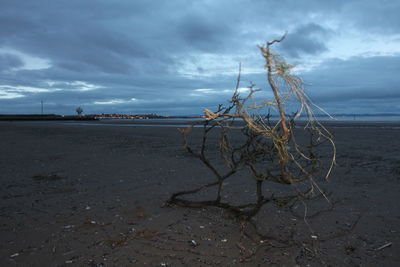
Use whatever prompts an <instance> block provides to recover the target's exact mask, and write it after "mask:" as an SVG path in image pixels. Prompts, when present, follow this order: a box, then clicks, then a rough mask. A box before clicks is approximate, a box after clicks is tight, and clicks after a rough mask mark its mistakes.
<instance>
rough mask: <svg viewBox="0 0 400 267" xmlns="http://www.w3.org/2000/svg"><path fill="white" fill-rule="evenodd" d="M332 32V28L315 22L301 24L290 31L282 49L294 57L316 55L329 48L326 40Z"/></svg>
mask: <svg viewBox="0 0 400 267" xmlns="http://www.w3.org/2000/svg"><path fill="white" fill-rule="evenodd" d="M331 34H332V32H331V31H330V30H327V29H325V28H323V27H321V26H320V25H318V24H315V23H309V24H306V25H301V26H300V27H298V28H296V29H295V30H294V31H292V32H290V33H289V35H288V36H287V37H286V40H285V42H283V43H282V49H283V50H284V51H285V52H287V53H288V54H289V55H290V56H293V57H299V56H301V55H302V54H309V55H316V54H319V53H321V52H324V51H326V50H327V47H326V45H325V41H326V39H328V38H329V36H330V35H331Z"/></svg>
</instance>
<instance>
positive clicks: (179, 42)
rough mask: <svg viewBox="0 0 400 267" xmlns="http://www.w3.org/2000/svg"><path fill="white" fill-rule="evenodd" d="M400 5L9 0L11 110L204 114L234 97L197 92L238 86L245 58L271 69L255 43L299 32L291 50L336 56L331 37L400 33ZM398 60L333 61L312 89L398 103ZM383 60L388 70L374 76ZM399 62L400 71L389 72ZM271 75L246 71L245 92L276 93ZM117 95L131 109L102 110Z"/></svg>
mask: <svg viewBox="0 0 400 267" xmlns="http://www.w3.org/2000/svg"><path fill="white" fill-rule="evenodd" d="M399 10H400V7H399V4H397V3H395V1H388V2H385V1H361V0H360V1H345V0H338V1H320V0H309V1H298V0H282V1H261V0H259V1H245V0H229V1H228V0H221V1H207V0H204V1H200V0H199V1H184V0H174V1H172V0H171V1H145V0H135V1H128V0H126V1H122V0H119V1H108V0H98V1H82V0H68V1H67V0H59V1H54V0H40V1H39V0H38V1H20V0H2V1H1V10H0V71H2V75H1V77H0V86H3V87H0V113H1V112H9V111H10V110H14V112H20V111H21V112H22V111H23V112H34V111H35V110H37V107H38V104H37V103H40V100H42V99H44V100H45V103H46V106H47V107H48V108H50V107H51V108H53V111H54V112H60V113H72V112H73V110H74V108H75V107H76V105H85V110H86V111H92V112H102V111H104V112H106V110H112V111H120V112H135V111H138V110H141V111H145V110H147V111H151V109H153V110H155V111H160V112H162V111H165V112H170V113H174V110H175V111H176V112H178V113H200V112H201V109H202V108H204V107H210V105H211V104H212V105H214V104H218V103H223V102H224V101H225V99H226V98H227V97H229V96H228V95H229V94H224V93H215V94H208V95H207V94H204V95H201V94H200V93H199V95H198V96H195V95H196V94H194V95H192V93H193V92H194V90H196V89H213V90H226V89H230V88H233V87H234V83H235V78H236V74H235V72H236V70H237V63H238V62H239V61H241V62H243V66H244V68H247V67H250V68H251V67H255V68H259V69H260V68H261V66H262V65H263V62H262V59H259V53H258V51H257V48H256V44H260V43H261V44H262V42H264V41H267V40H271V39H272V38H277V37H280V36H281V35H282V34H283V33H284V32H285V31H286V30H288V32H289V35H288V36H287V39H286V40H285V42H284V43H283V44H282V49H281V51H283V52H284V54H286V55H289V56H291V57H297V58H300V59H301V58H302V57H303V56H315V57H318V56H319V55H321V53H322V52H330V51H329V47H328V45H329V41H330V40H331V38H333V37H336V36H339V35H340V34H341V30H342V29H345V28H344V27H346V28H347V27H349V28H352V29H353V30H355V31H358V32H360V33H362V31H368V32H369V30H370V29H371V30H372V31H373V32H380V33H388V34H389V33H390V34H392V33H398V30H399V28H400V22H399V18H398V17H399V16H397V14H398V13H399ZM330 22H333V24H332V25H333V26H332V27H330V24H329V23H330ZM335 25H336V26H335ZM338 25H339V26H338ZM2 49H3V50H2ZM7 49H8V50H7ZM10 49H11V50H12V51H16V53H15V54H13V52H12V51H11V52H10ZM23 55H29V56H30V57H33V58H40V59H42V60H45V61H46V62H47V64H48V66H46V67H41V68H39V69H34V68H33V69H24V66H26V65H28V62H26V58H24V57H23ZM395 60H397V57H390V56H387V57H381V58H379V57H372V58H370V59H365V58H357V57H354V58H351V59H349V60H346V61H340V60H338V59H332V60H327V61H325V62H324V64H323V65H322V66H321V67H318V68H317V69H314V70H313V71H312V73H308V74H307V78H308V80H309V81H311V82H313V83H314V86H313V87H312V88H310V90H311V91H312V94H313V96H314V97H315V98H316V99H317V100H318V101H321V102H324V103H327V104H329V105H332V106H335V105H340V102H341V101H349V100H348V99H352V101H355V102H354V103H356V102H357V101H356V100H357V99H358V96H361V97H363V98H364V99H367V98H368V99H373V98H374V97H376V98H379V97H380V99H386V98H388V97H393V95H396V94H397V92H396V91H395V90H396V89H394V88H397V87H396V85H395V84H396V83H397V82H398V80H397V79H396V78H395V77H396V76H394V73H397V72H398V67H399V66H397V65H396V63H395V62H394V61H395ZM225 62H226V63H225ZM375 63H376V64H378V65H379V66H380V68H379V69H378V70H376V69H375V72H374V64H375ZM31 64H33V65H34V64H35V63H31ZM385 64H387V65H385ZM375 66H376V65H375ZM388 66H392V68H391V69H387V70H386V71H385V72H382V71H380V70H381V69H385V68H387V67H388ZM226 73H228V74H226ZM229 73H232V74H229ZM355 77H360V78H358V79H356V78H355ZM361 77H365V78H361ZM371 77H375V78H374V79H373V78H371ZM264 78H265V76H264V74H257V73H253V74H249V75H245V74H244V75H243V86H246V83H247V82H248V81H250V80H251V81H255V82H257V84H258V85H259V86H261V87H263V88H265V87H266V83H265V79H264ZM85 83H86V85H85ZM4 86H6V87H4ZM12 87H15V88H16V89H15V88H14V89H12ZM23 87H29V88H33V89H29V88H28V89H26V88H25V89H24V88H23ZM314 87H318V88H321V92H319V91H318V92H314ZM18 88H19V89H18ZM21 88H22V89H21ZM35 88H37V89H42V90H41V91H40V90H39V91H38V90H36V91H35ZM24 90H25V91H24ZM376 91H380V92H381V93H380V94H376V93H375V92H376ZM337 92H341V94H340V95H341V96H338V94H337ZM13 95H14V96H15V95H18V96H19V97H18V98H15V99H12V96H13ZM368 96H369V97H368ZM396 97H397V96H396ZM132 98H134V99H137V101H131V99H132ZM346 99H347V100H346ZM111 100H118V101H120V103H118V104H115V105H111V104H110V105H106V104H103V105H95V104H93V103H95V102H103V103H106V102H107V101H111ZM335 103H336V104H335ZM212 105H211V106H212ZM357 105H361V104H360V103H358V102H357ZM398 110H399V112H400V107H399V108H398Z"/></svg>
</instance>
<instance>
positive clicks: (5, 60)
mask: <svg viewBox="0 0 400 267" xmlns="http://www.w3.org/2000/svg"><path fill="white" fill-rule="evenodd" d="M23 65H24V63H23V62H22V60H21V59H20V58H19V57H17V56H15V55H11V54H0V72H2V71H4V70H9V69H12V68H17V67H21V66H23Z"/></svg>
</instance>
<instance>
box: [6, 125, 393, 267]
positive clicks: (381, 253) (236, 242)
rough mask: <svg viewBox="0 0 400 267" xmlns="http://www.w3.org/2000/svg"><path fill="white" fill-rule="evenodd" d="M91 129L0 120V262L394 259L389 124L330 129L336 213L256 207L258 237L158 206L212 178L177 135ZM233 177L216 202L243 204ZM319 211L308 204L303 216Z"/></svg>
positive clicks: (210, 212)
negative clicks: (261, 237) (262, 236)
mask: <svg viewBox="0 0 400 267" xmlns="http://www.w3.org/2000/svg"><path fill="white" fill-rule="evenodd" d="M115 123H117V122H115ZM118 123H119V124H121V122H118ZM138 123H139V122H138ZM144 123H148V122H144ZM89 124H90V123H89V122H88V123H87V124H85V123H83V124H74V123H59V122H45V123H35V122H0V170H1V172H0V182H1V189H0V199H1V202H0V266H231V265H237V266H296V265H297V266H324V265H326V266H396V265H398V264H399V262H400V248H399V242H400V207H399V204H398V203H399V200H400V184H399V180H400V156H399V155H400V154H399V151H400V138H399V137H400V128H399V127H398V124H396V123H395V124H376V123H368V124H365V123H358V124H356V125H353V124H351V123H345V124H341V123H336V124H334V125H333V124H332V125H330V127H332V131H333V132H334V133H335V140H336V144H337V149H338V154H337V163H338V164H337V166H336V168H335V170H334V172H333V173H332V176H331V178H330V180H329V181H327V182H321V184H320V185H321V187H323V188H324V189H326V190H327V191H330V192H332V194H331V195H330V196H329V199H330V201H332V202H333V203H335V204H334V209H333V210H330V211H327V212H324V213H321V214H320V215H319V216H316V217H314V218H311V219H309V220H307V223H306V222H305V221H304V220H303V214H304V206H303V205H302V203H299V204H298V205H297V206H296V207H294V211H295V213H293V212H289V211H288V209H287V208H284V207H277V206H274V205H272V204H271V205H266V206H265V207H264V208H263V209H262V210H261V212H260V214H259V215H258V216H257V217H256V224H257V227H258V231H259V232H261V233H263V234H265V235H267V236H269V237H270V238H268V239H264V240H259V239H258V236H257V235H256V234H255V231H254V229H253V228H252V227H251V226H244V228H243V227H242V226H243V225H242V224H241V222H239V221H236V220H234V219H232V216H231V215H230V214H228V213H226V212H224V211H221V210H220V209H216V208H207V209H188V208H182V207H168V206H167V207H165V206H163V204H164V201H165V200H166V199H168V197H169V195H170V194H171V193H173V192H175V191H179V190H182V189H190V188H193V187H194V186H196V185H200V184H203V183H205V182H207V181H211V180H212V179H213V177H212V174H211V173H210V172H209V170H208V169H206V168H205V167H204V166H202V165H201V164H200V163H199V162H198V161H197V160H196V159H194V158H191V157H189V156H188V155H186V153H185V152H184V151H183V149H182V145H181V139H180V134H179V133H178V131H177V130H176V128H174V127H150V126H149V127H139V126H136V127H135V126H130V127H110V126H108V125H101V124H102V123H98V124H100V125H97V124H96V125H94V124H93V125H89ZM122 124H123V123H122ZM140 124H143V122H142V121H140ZM354 126H355V127H354ZM365 126H368V127H365ZM382 126H387V127H382ZM194 131H198V130H196V129H195V130H194ZM195 134H196V133H195ZM328 152H329V151H326V153H325V154H326V155H328ZM243 179H248V178H247V177H244V174H239V175H238V177H237V178H235V179H233V181H232V182H230V184H229V185H228V186H227V187H229V190H227V193H226V195H224V197H226V198H234V199H235V198H236V199H238V198H242V197H243V198H245V197H249V194H248V193H247V192H246V191H248V192H250V191H251V189H252V187H251V185H249V186H247V185H246V186H243ZM244 181H245V183H246V180H244ZM246 184H247V183H246ZM264 190H265V191H266V192H268V190H269V191H271V190H280V188H277V187H274V186H272V185H271V187H269V186H268V185H266V186H265V187H264ZM200 197H206V196H204V195H202V196H200ZM250 197H252V196H251V195H250ZM314 203H315V204H314ZM324 205H326V202H325V201H319V202H312V203H307V207H308V208H309V210H308V212H309V214H311V213H312V212H313V211H314V210H315V211H316V210H319V209H321V208H324ZM355 222H357V223H356V224H354V223H355ZM353 226H354V227H353ZM242 230H243V231H242ZM311 236H316V237H317V238H316V239H315V238H312V237H311ZM328 236H329V237H335V238H329V239H328V240H324V237H328ZM279 240H280V241H279ZM282 240H298V242H291V243H284V242H282ZM303 241H307V242H303ZM308 241H310V242H308ZM387 244H391V245H388V246H386V247H383V248H382V246H384V245H387Z"/></svg>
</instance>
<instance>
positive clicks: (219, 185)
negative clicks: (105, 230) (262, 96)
mask: <svg viewBox="0 0 400 267" xmlns="http://www.w3.org/2000/svg"><path fill="white" fill-rule="evenodd" d="M284 39H285V36H283V37H282V38H280V39H277V40H273V41H271V42H267V43H266V44H265V45H264V46H259V49H260V51H261V55H262V56H263V57H264V59H265V68H266V70H267V80H268V83H269V85H270V87H271V90H272V92H273V96H274V98H273V99H272V100H270V101H262V102H261V103H256V101H255V98H254V95H255V94H256V93H257V92H258V91H259V90H260V89H256V88H255V84H252V83H251V84H250V85H249V87H248V89H249V93H248V94H247V96H245V97H242V96H241V95H240V94H239V90H238V89H239V85H240V79H241V77H240V76H241V69H240V67H239V75H238V78H237V83H236V90H235V92H234V94H233V95H232V98H231V99H230V102H229V105H228V106H226V107H224V106H222V105H220V106H219V107H218V108H217V109H216V110H215V111H211V110H205V111H204V114H205V116H206V119H205V120H204V121H202V122H198V123H194V124H193V125H191V126H190V127H188V128H186V129H183V130H181V133H182V136H183V144H184V148H185V150H186V151H187V152H188V153H189V154H190V155H192V156H194V157H195V158H197V159H199V160H200V161H201V162H202V163H203V164H204V165H205V166H206V167H207V168H208V169H209V170H210V171H211V172H212V174H213V175H214V176H215V178H216V179H215V181H213V182H211V183H208V184H204V185H202V186H200V187H197V188H194V189H192V190H186V191H180V192H176V193H174V194H172V196H171V197H170V199H169V200H168V203H170V204H177V205H183V206H188V207H204V206H216V207H220V208H223V209H226V210H229V211H231V212H233V213H235V214H236V215H237V216H238V217H240V218H244V219H250V218H252V217H253V216H254V215H256V214H257V213H258V211H259V210H260V208H261V207H262V206H263V205H264V204H266V203H268V202H274V203H280V204H282V203H289V202H290V201H292V200H294V199H298V198H308V197H310V192H313V191H314V188H317V190H319V187H318V185H317V184H316V182H315V178H316V176H317V174H319V175H321V174H320V170H321V169H322V165H321V160H320V158H319V156H318V154H317V153H316V152H315V150H316V148H318V147H319V146H320V145H321V144H322V143H324V142H328V143H330V144H331V145H332V149H333V150H332V155H333V156H332V158H331V163H330V165H329V166H328V170H327V173H325V175H323V176H325V178H328V176H329V174H330V172H331V170H332V167H333V165H334V162H335V145H334V142H333V140H332V136H331V134H330V133H329V132H328V131H327V129H326V128H325V127H324V126H323V125H321V124H320V123H319V122H318V121H317V120H316V118H315V116H314V113H313V109H314V108H318V107H317V106H316V105H314V104H313V103H312V102H311V100H310V98H309V97H308V96H307V95H306V94H305V92H304V87H303V85H304V83H303V80H302V79H301V78H299V77H297V76H296V75H293V74H292V72H291V70H292V68H293V66H292V65H289V64H287V63H286V62H285V60H284V59H283V58H282V57H281V56H279V55H278V54H274V53H273V52H272V51H271V46H272V45H274V44H276V43H280V42H282V41H283V40H284ZM289 101H292V102H293V101H294V102H295V103H297V107H298V111H297V112H296V113H294V114H293V115H291V116H289V115H287V114H286V104H287V103H288V102H289ZM271 109H273V110H275V111H276V112H277V114H278V116H277V119H276V120H272V119H271V116H270V113H269V112H268V114H267V115H262V114H263V112H265V111H266V110H271ZM264 114H265V113H264ZM300 116H305V118H306V123H305V126H304V128H300V129H299V128H297V127H294V126H295V122H296V120H297V119H298V118H300ZM199 126H200V127H202V137H201V139H200V141H199V143H197V148H196V144H192V142H190V140H189V138H188V137H189V136H190V134H191V132H192V130H193V128H194V127H199ZM234 126H235V127H234ZM237 126H239V128H240V129H239V130H238V129H237V128H238V127H237ZM297 130H300V131H303V132H305V133H306V134H307V135H308V136H309V143H308V144H307V145H300V144H299V143H298V142H297V141H296V134H295V132H296V131H297ZM238 131H240V134H241V135H242V137H243V138H242V139H241V142H233V141H232V134H233V132H235V134H236V135H237V132H238ZM211 133H218V136H219V139H218V142H219V148H218V149H219V161H218V162H223V165H225V168H224V169H225V171H221V168H219V167H218V166H217V165H218V164H220V163H218V162H216V161H215V160H214V159H211V157H210V155H209V152H210V151H209V150H210V145H209V139H210V138H209V137H210V134H211ZM243 169H248V170H250V173H251V177H250V178H252V179H249V181H250V182H251V181H254V182H255V184H256V187H255V188H256V189H255V190H256V200H255V201H254V202H251V203H243V204H240V205H233V204H230V203H227V202H224V201H223V200H222V193H223V189H224V186H223V185H224V182H225V181H226V180H228V179H229V178H231V177H232V176H233V175H234V174H236V173H237V172H238V171H240V170H243ZM266 181H268V182H275V183H279V184H286V185H289V186H294V185H296V184H300V183H305V182H309V183H308V184H309V187H308V188H307V189H306V190H303V191H296V193H295V194H293V195H291V196H285V197H274V196H270V197H266V196H265V195H264V194H263V183H264V182H266ZM212 187H216V196H215V198H214V199H211V200H207V201H194V200H188V199H185V198H184V196H185V195H191V194H196V193H198V192H200V191H202V190H206V189H208V188H212ZM320 193H321V194H323V192H322V191H320Z"/></svg>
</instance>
